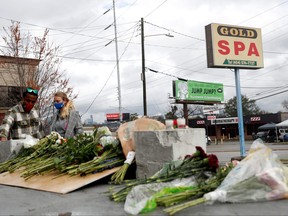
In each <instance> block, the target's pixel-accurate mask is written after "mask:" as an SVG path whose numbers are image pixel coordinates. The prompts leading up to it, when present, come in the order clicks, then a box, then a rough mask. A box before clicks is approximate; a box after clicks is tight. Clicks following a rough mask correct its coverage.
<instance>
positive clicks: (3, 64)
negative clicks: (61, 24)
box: [0, 55, 40, 124]
mask: <svg viewBox="0 0 288 216" xmlns="http://www.w3.org/2000/svg"><path fill="white" fill-rule="evenodd" d="M39 62H40V60H38V59H29V58H18V57H11V56H1V55H0V124H1V123H2V119H3V118H4V116H5V112H6V111H7V110H8V109H9V108H10V107H12V106H14V105H15V104H16V103H17V102H18V101H19V100H20V99H21V95H22V92H23V89H24V88H25V87H26V83H27V81H28V80H29V79H33V77H35V74H36V72H37V66H38V65H39Z"/></svg>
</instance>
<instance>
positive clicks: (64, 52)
mask: <svg viewBox="0 0 288 216" xmlns="http://www.w3.org/2000/svg"><path fill="white" fill-rule="evenodd" d="M115 7H116V10H115V15H116V28H117V41H118V43H117V44H118V46H117V47H118V58H119V75H120V76H119V78H118V70H117V63H116V46H115V44H116V43H115V40H114V39H115V28H114V25H113V22H114V13H113V1H112V0H83V1H79V0H58V1H55V0H52V1H51V0H49V1H48V0H41V1H39V0H25V1H19V0H9V1H2V2H1V7H0V25H1V29H0V34H1V35H3V34H4V32H3V29H2V27H8V26H10V25H11V20H14V21H19V22H20V25H21V29H22V31H29V32H30V33H31V34H33V35H37V36H40V35H42V34H43V31H44V30H45V29H46V28H47V29H49V42H50V43H54V44H55V45H57V46H60V48H61V58H62V60H63V63H62V66H61V67H62V70H65V71H66V75H67V77H69V79H70V85H71V86H72V87H73V88H74V92H75V93H78V94H79V96H78V98H77V99H76V100H75V105H76V108H77V109H78V110H79V111H80V114H81V115H83V116H82V119H83V120H85V119H86V118H88V117H89V116H90V115H93V118H94V120H95V121H97V122H102V121H104V120H105V114H106V113H115V112H119V91H118V89H120V93H121V94H120V95H121V97H120V98H121V100H120V102H121V104H122V112H128V113H138V114H140V115H142V114H143V98H142V94H143V85H142V81H141V76H140V75H141V70H142V69H141V67H142V61H141V57H142V55H141V37H140V33H141V28H140V20H141V18H143V19H144V35H145V64H146V67H148V68H151V69H153V70H155V71H158V72H159V73H155V72H151V71H149V70H147V71H146V82H147V104H148V108H147V109H148V115H156V114H160V113H162V114H163V113H166V112H168V111H169V100H168V96H169V95H172V81H173V80H175V79H176V78H175V77H181V78H184V79H188V80H195V81H202V82H216V83H223V85H224V96H225V100H229V99H230V98H232V97H234V96H235V95H236V90H235V76H234V72H233V71H232V70H230V69H212V68H207V60H206V43H205V30H204V28H205V26H206V25H208V24H210V23H221V24H229V25H240V26H246V27H252V28H261V31H262V42H263V55H264V68H263V69H259V70H244V69H241V70H240V85H241V93H242V94H245V95H246V96H248V97H249V98H250V99H255V100H256V101H257V105H258V106H259V107H260V108H261V109H263V110H266V111H269V112H278V111H280V110H282V111H283V108H282V106H281V102H282V101H283V100H284V99H288V98H287V94H288V93H287V91H288V73H287V66H288V63H287V62H288V49H287V48H288V25H287V24H288V1H285V0H274V1H268V0H262V1H251V0H249V1H248V0H242V1H236V0H217V1H215V0H202V1H195V0H115ZM109 26H110V27H109ZM41 33H42V34H41ZM165 34H169V35H173V36H174V37H167V36H165ZM0 45H1V46H3V45H4V43H3V41H2V39H1V40H0ZM118 81H120V85H119V84H118Z"/></svg>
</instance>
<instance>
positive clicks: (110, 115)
mask: <svg viewBox="0 0 288 216" xmlns="http://www.w3.org/2000/svg"><path fill="white" fill-rule="evenodd" d="M106 119H107V120H119V119H120V114H119V113H108V114H106Z"/></svg>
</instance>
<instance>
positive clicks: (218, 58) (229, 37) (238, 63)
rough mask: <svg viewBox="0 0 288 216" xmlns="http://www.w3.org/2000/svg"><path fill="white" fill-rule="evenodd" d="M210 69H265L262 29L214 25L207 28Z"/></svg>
mask: <svg viewBox="0 0 288 216" xmlns="http://www.w3.org/2000/svg"><path fill="white" fill-rule="evenodd" d="M205 33H206V48H207V64H208V68H247V69H248V68H250V69H258V68H263V67H264V63H263V50H262V37H261V29H259V28H248V27H242V26H241V27H240V26H231V25H225V24H216V23H212V24H209V25H207V26H205Z"/></svg>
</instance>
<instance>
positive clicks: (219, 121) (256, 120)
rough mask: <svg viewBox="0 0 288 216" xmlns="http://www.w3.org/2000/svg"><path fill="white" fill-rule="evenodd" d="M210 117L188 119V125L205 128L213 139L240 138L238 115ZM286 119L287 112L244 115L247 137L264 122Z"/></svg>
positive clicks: (276, 121) (277, 121) (278, 121)
mask: <svg viewBox="0 0 288 216" xmlns="http://www.w3.org/2000/svg"><path fill="white" fill-rule="evenodd" d="M210 117H211V116H207V117H206V118H195V119H188V126H189V127H191V128H205V129H206V134H207V135H208V136H210V137H211V138H213V139H214V138H216V139H218V140H220V139H223V140H225V139H238V137H239V131H238V117H229V118H218V117H216V118H210ZM214 117H215V116H214ZM286 119H288V113H287V112H281V113H270V114H262V115H249V116H243V122H244V135H245V139H252V135H253V133H257V130H258V127H260V126H262V125H264V124H267V123H272V122H273V123H276V124H277V123H280V122H282V121H284V120H286Z"/></svg>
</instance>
